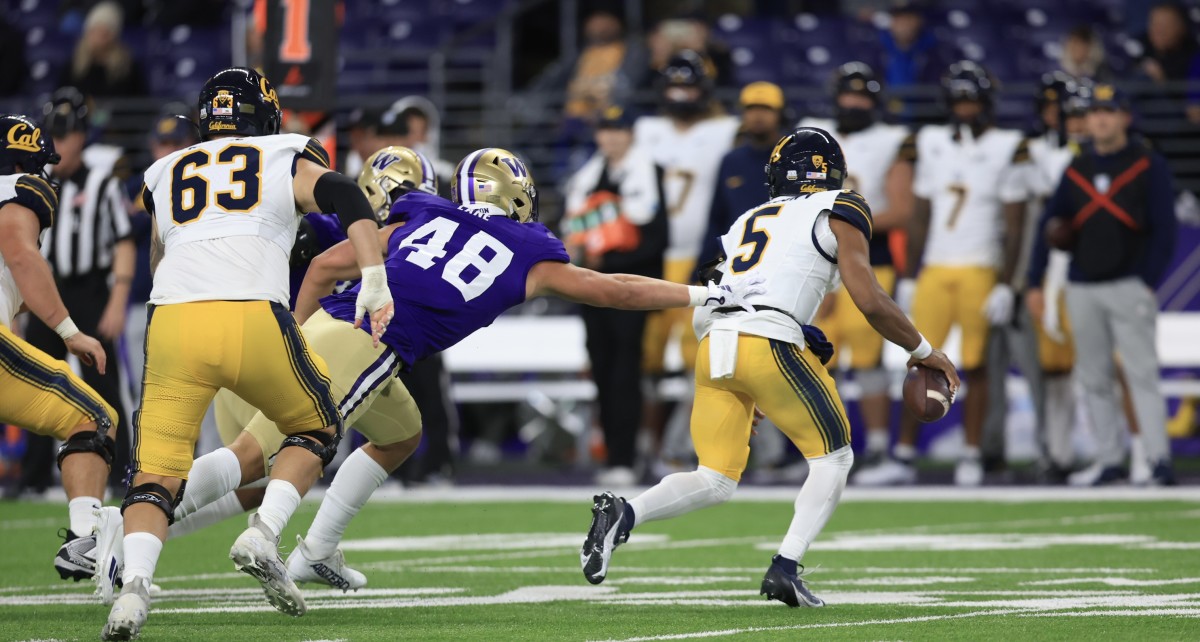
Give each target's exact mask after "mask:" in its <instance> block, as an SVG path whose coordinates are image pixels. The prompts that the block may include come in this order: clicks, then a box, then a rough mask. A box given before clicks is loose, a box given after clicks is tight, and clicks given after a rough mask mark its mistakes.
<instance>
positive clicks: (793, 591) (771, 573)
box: [758, 555, 825, 608]
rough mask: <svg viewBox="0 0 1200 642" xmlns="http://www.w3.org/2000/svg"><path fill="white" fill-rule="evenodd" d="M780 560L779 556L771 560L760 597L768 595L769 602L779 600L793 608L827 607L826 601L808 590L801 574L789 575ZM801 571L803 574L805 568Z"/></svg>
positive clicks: (801, 568)
mask: <svg viewBox="0 0 1200 642" xmlns="http://www.w3.org/2000/svg"><path fill="white" fill-rule="evenodd" d="M779 559H780V557H779V556H778V555H776V556H774V557H772V558H771V568H769V569H767V574H766V575H764V576H763V581H762V588H761V589H760V590H759V592H758V593H759V595H766V596H767V599H768V600H778V601H780V602H783V603H784V604H787V605H788V606H790V607H792V608H795V607H797V606H808V607H812V608H818V607H822V606H825V600H822V599H821V598H819V597H817V596H816V595H813V593H812V591H810V590H808V584H806V583H805V582H804V580H802V579H800V575H801V574H800V573H788V572H787V571H786V570H784V569H783V567H782V566H781V565H780V564H779ZM800 570H801V572H803V570H804V567H803V566H801V567H800Z"/></svg>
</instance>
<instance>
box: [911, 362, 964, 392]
mask: <svg viewBox="0 0 1200 642" xmlns="http://www.w3.org/2000/svg"><path fill="white" fill-rule="evenodd" d="M918 363H919V364H921V365H923V366H925V367H926V368H933V369H934V370H937V371H939V372H941V373H942V374H944V375H946V381H949V382H950V403H954V395H957V394H958V386H959V384H960V383H961V382H960V381H959V380H958V370H956V369H955V368H954V363H953V362H951V361H950V358H949V357H947V356H946V353H944V352H942V351H941V350H934V351H933V352H932V353H930V355H929V356H928V357H925V358H924V359H919V360H918V359H917V358H916V357H909V359H908V366H907V367H909V368H911V367H913V366H914V365H916V364H918Z"/></svg>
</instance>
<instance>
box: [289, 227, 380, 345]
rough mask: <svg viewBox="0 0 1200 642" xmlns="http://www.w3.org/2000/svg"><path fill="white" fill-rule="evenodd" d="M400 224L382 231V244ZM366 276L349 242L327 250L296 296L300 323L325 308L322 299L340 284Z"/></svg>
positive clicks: (308, 274) (314, 261)
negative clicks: (340, 282) (322, 305)
mask: <svg viewBox="0 0 1200 642" xmlns="http://www.w3.org/2000/svg"><path fill="white" fill-rule="evenodd" d="M400 225H401V224H400V223H396V224H393V225H389V226H387V227H385V228H383V229H381V230H379V242H380V243H381V244H383V245H384V246H386V245H387V238H388V237H389V236H391V234H392V232H393V231H394V230H395V229H396V228H397V227H400ZM361 277H362V268H360V267H359V266H358V258H357V252H356V250H355V248H354V246H353V245H351V244H350V242H349V241H342V242H341V243H338V244H337V245H334V246H333V247H331V248H329V249H328V250H325V251H324V252H322V253H321V254H319V255H318V256H317V257H316V258H314V259H313V260H312V262H311V263H309V265H308V271H307V272H306V273H305V274H304V282H303V283H301V284H300V292H299V293H297V294H296V321H298V322H299V323H300V324H303V323H304V322H305V321H308V318H309V317H311V316H312V315H313V313H314V312H316V311H317V310H318V309H320V307H321V297H323V296H328V295H329V294H332V293H333V289H334V287H336V286H337V284H338V282H339V281H355V280H358V279H359V278H361Z"/></svg>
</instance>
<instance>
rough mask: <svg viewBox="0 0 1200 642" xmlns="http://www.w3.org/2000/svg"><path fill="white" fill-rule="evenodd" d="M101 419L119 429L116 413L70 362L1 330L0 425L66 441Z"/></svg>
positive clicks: (9, 330) (3, 327)
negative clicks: (76, 430) (72, 434)
mask: <svg viewBox="0 0 1200 642" xmlns="http://www.w3.org/2000/svg"><path fill="white" fill-rule="evenodd" d="M110 367H115V364H111V365H110ZM101 417H106V418H107V419H108V421H109V423H110V424H111V425H113V426H115V425H116V423H117V412H116V410H114V409H113V407H112V406H110V405H108V403H107V402H105V401H104V399H103V398H101V397H100V395H99V394H97V393H96V391H95V390H92V387H91V386H89V385H87V384H86V383H84V381H83V380H82V379H80V378H79V376H77V375H76V374H75V373H74V372H72V371H71V368H70V366H68V365H67V363H66V362H65V361H61V360H59V359H54V358H53V357H51V356H50V355H48V354H46V353H45V352H42V351H41V350H38V349H37V348H35V347H33V346H32V345H30V344H29V343H28V342H27V341H25V340H24V339H22V338H20V337H18V336H17V335H16V334H15V333H13V331H12V329H11V328H9V327H8V326H4V325H0V423H5V424H11V425H13V426H17V427H19V428H24V429H26V430H28V431H30V432H33V433H37V434H39V435H47V436H50V437H54V438H55V439H59V440H63V439H66V438H67V437H68V436H69V435H70V434H71V433H72V432H75V429H76V428H79V427H80V426H82V425H84V424H87V423H92V422H97V421H98V420H99V419H100V418H101Z"/></svg>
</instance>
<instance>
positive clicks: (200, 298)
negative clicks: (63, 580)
mask: <svg viewBox="0 0 1200 642" xmlns="http://www.w3.org/2000/svg"><path fill="white" fill-rule="evenodd" d="M199 111H200V132H201V138H202V140H203V142H201V143H199V144H197V145H193V146H192V147H188V148H185V149H183V150H180V151H178V152H175V153H173V154H170V155H168V156H166V157H164V158H162V159H160V160H158V161H157V162H155V163H154V164H153V165H151V166H150V168H149V169H147V170H146V174H145V188H144V189H143V192H142V200H143V203H144V205H145V207H146V211H147V212H149V213H150V214H151V215H152V217H153V234H152V241H153V246H152V248H151V270H152V271H153V272H154V287H153V291H152V293H151V295H150V305H151V306H152V307H151V308H150V314H149V315H148V316H149V321H148V328H147V331H146V345H145V351H146V373H145V375H144V382H143V398H142V405H141V408H140V409H139V410H138V412H137V415H136V417H135V421H134V425H135V434H134V440H133V443H134V453H133V458H132V459H133V464H134V478H133V481H132V483H131V485H130V489H129V492H128V494H127V495H126V496H125V501H124V502H123V503H122V513H123V514H124V532H125V535H124V537H123V541H122V548H123V551H124V560H125V564H124V569H123V571H122V574H121V575H122V581H123V583H124V586H123V588H122V590H121V594H120V596H119V597H118V598H117V599H116V601H115V603H114V604H113V607H112V610H111V611H110V612H109V616H108V622H107V623H106V624H105V626H104V629H103V630H102V632H101V638H102V639H105V640H125V639H132V638H136V637H137V635H138V633H139V631H140V630H141V628H142V626H143V624H144V623H145V621H146V617H147V615H148V611H149V606H150V599H149V586H150V581H151V579H152V578H153V576H154V569H155V566H156V565H157V563H158V558H159V555H160V554H161V552H162V546H163V541H164V540H165V539H166V536H167V529H168V526H169V525H170V523H171V521H172V520H173V519H174V510H175V507H176V505H177V504H178V503H179V500H180V498H181V496H182V495H183V493H184V489H185V486H186V481H185V480H186V479H187V476H188V471H189V469H190V468H191V465H192V452H193V449H194V447H195V443H196V439H197V436H198V432H199V429H200V421H201V419H202V417H203V416H204V412H205V410H206V409H207V407H208V405H209V403H210V402H211V401H212V399H213V396H214V395H215V394H216V393H217V391H218V390H220V389H222V388H228V389H230V390H233V391H234V392H235V393H237V394H238V396H240V397H242V398H243V399H246V400H247V401H249V402H250V403H251V404H252V405H254V406H255V407H257V408H259V410H261V411H262V412H263V413H265V414H266V415H267V416H268V417H270V418H271V419H272V420H273V421H274V422H275V424H276V425H278V426H279V429H280V430H281V431H283V432H285V433H287V435H288V436H287V438H286V439H284V441H283V445H282V448H281V450H280V452H279V454H278V455H277V456H276V459H275V465H274V467H273V468H272V471H271V474H272V478H271V481H270V483H269V484H268V485H267V490H266V493H265V496H264V498H263V502H262V506H261V507H260V509H259V511H258V512H257V513H256V514H255V515H254V516H253V517H252V519H251V523H250V527H249V528H247V529H246V530H245V531H244V532H243V533H242V534H241V535H240V536H239V537H238V538H237V540H236V541H235V542H234V544H233V547H232V548H231V549H230V557H231V558H232V559H233V561H234V564H235V566H236V567H237V568H239V569H240V570H242V571H244V572H246V573H248V574H249V575H251V576H252V577H254V578H255V579H257V580H258V581H259V582H260V583H262V586H263V589H264V590H265V592H266V593H267V597H268V599H270V600H271V601H272V602H273V603H276V604H277V605H279V608H280V609H281V610H284V611H292V612H294V611H295V610H296V607H295V605H294V604H292V602H291V600H292V598H293V596H292V595H290V594H289V593H288V592H287V585H288V584H290V581H289V580H288V578H287V571H286V569H285V567H284V565H283V561H282V560H281V559H280V558H279V552H278V539H279V533H280V532H282V530H283V528H284V526H285V525H286V524H287V521H288V519H289V518H290V517H291V514H292V512H294V511H295V509H296V507H297V506H298V505H299V503H300V498H301V497H302V496H303V494H304V493H305V492H307V490H308V488H309V486H310V485H311V484H312V483H313V482H314V481H316V478H317V476H318V475H319V473H320V471H321V468H322V467H323V466H324V465H327V464H328V462H329V460H330V459H332V456H333V453H334V451H335V449H336V446H337V442H338V440H339V439H340V437H341V427H342V422H341V416H340V415H339V413H338V408H337V404H336V402H335V401H334V399H333V396H332V393H331V392H330V385H329V372H328V369H327V368H326V366H325V363H324V362H323V361H322V360H321V358H320V357H319V356H316V355H315V354H313V352H312V351H311V350H310V349H309V347H308V346H307V344H306V343H305V341H304V338H303V336H302V335H301V334H300V332H299V329H298V328H297V326H296V322H295V320H294V319H293V318H292V316H291V314H290V313H289V312H288V310H287V307H286V306H287V300H288V256H289V253H290V251H291V248H292V243H293V241H294V240H295V236H296V229H297V225H298V222H299V216H298V213H297V211H298V210H299V211H301V212H307V211H322V212H337V214H338V216H339V217H340V219H341V221H342V223H343V225H345V227H346V232H347V235H348V237H349V239H350V242H351V243H352V244H353V246H354V248H355V254H356V257H357V260H358V262H359V264H360V265H361V266H362V270H363V284H362V287H361V289H360V290H359V296H358V297H357V299H356V302H355V308H356V312H355V318H356V321H355V322H356V323H360V322H361V321H363V320H364V319H363V317H364V315H365V314H366V313H367V312H369V313H370V321H371V327H372V328H374V329H375V332H374V339H376V340H377V339H378V337H379V336H380V335H382V334H383V332H384V331H385V330H386V328H387V323H388V321H390V319H391V315H392V301H391V294H390V292H389V291H388V289H387V281H386V276H385V275H384V271H383V265H382V262H383V260H382V256H383V253H382V248H381V246H380V244H379V239H378V236H377V234H376V229H377V227H378V226H377V223H376V221H375V218H374V215H373V214H372V211H371V206H370V204H369V203H368V202H367V199H366V198H365V197H364V196H363V194H362V192H360V191H359V189H358V187H357V186H356V185H355V183H354V181H353V180H351V179H349V178H346V177H345V176H342V175H340V174H337V173H335V172H332V171H330V170H329V169H328V157H327V156H326V155H325V153H324V151H323V150H322V149H321V147H320V145H319V144H318V143H317V142H316V141H313V140H311V139H309V138H307V137H304V136H299V135H291V134H285V135H279V134H278V132H279V123H280V116H281V111H280V106H279V99H278V97H277V95H276V93H275V90H274V89H273V88H272V87H271V84H270V82H268V81H267V79H266V78H265V77H263V76H262V75H260V74H259V73H258V72H256V71H254V70H252V69H248V68H244V67H234V68H230V69H226V70H224V71H221V72H218V73H217V74H216V75H214V76H213V77H212V78H210V79H209V80H208V81H207V82H206V83H205V85H204V88H203V89H202V90H201V92H200V97H199ZM103 517H104V515H103V514H102V515H101V518H102V519H101V524H100V525H99V528H101V529H104V528H109V525H108V524H105V521H106V520H104V519H103ZM110 534H111V533H110ZM115 539H116V538H111V537H110V538H107V541H109V542H111V543H112V545H115V544H116V541H115ZM97 548H98V550H97V557H103V558H106V559H107V557H108V555H109V551H105V550H103V549H102V548H101V547H99V546H98V547H97ZM101 570H102V571H105V570H106V569H101ZM112 570H115V569H112Z"/></svg>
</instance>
